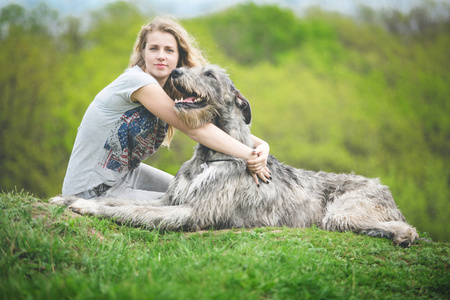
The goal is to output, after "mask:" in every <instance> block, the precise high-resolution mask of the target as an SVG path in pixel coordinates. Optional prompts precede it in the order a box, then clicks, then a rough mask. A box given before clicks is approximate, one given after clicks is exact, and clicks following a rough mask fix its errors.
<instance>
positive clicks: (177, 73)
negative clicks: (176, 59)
mask: <svg viewBox="0 0 450 300" xmlns="http://www.w3.org/2000/svg"><path fill="white" fill-rule="evenodd" d="M181 75H183V71H181V70H180V69H173V71H172V78H178V77H180V76H181Z"/></svg>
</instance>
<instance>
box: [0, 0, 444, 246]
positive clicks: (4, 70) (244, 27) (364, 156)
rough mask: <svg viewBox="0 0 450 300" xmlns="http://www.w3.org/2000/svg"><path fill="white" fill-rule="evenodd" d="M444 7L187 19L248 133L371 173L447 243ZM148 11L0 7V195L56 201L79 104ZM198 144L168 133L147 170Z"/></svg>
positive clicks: (312, 162) (330, 167)
mask: <svg viewBox="0 0 450 300" xmlns="http://www.w3.org/2000/svg"><path fill="white" fill-rule="evenodd" d="M445 12H447V13H445ZM449 12H450V9H449V7H448V5H445V4H442V3H441V4H439V5H438V4H436V2H424V4H423V5H422V6H420V7H417V8H415V9H414V10H412V11H411V12H410V13H409V14H402V13H400V12H395V11H373V10H370V9H368V8H366V7H361V8H360V13H359V15H358V16H357V17H355V18H349V17H344V16H342V15H339V14H334V13H325V12H323V11H321V10H319V9H311V10H309V11H308V12H307V13H305V14H304V16H302V17H298V16H296V15H295V14H294V13H293V12H292V11H290V10H287V9H282V8H279V7H277V6H270V5H268V6H257V5H255V4H244V5H238V6H235V7H232V8H230V9H228V10H226V11H223V12H219V13H217V14H214V15H209V16H204V17H200V18H196V19H189V20H183V21H182V23H183V25H184V26H185V27H186V29H187V30H188V31H189V32H190V33H191V34H192V35H193V36H194V37H196V39H197V42H198V43H199V44H200V45H201V47H202V48H203V49H204V50H205V52H206V54H207V56H208V57H209V60H210V61H211V62H213V63H218V64H220V65H221V66H223V67H225V68H227V69H228V71H229V73H230V76H231V78H232V79H233V81H234V82H235V84H236V86H237V87H238V88H239V89H240V90H241V91H242V92H243V94H244V95H245V96H246V97H247V98H248V99H249V100H250V101H251V103H252V109H253V125H252V131H253V132H254V133H255V134H256V135H257V136H259V137H261V138H262V139H264V140H266V141H268V142H269V144H270V145H271V151H272V153H273V154H274V155H275V156H277V157H278V158H279V159H280V160H281V161H285V162H286V163H287V164H290V165H294V166H296V167H301V168H307V169H312V170H323V171H329V172H352V171H353V172H355V173H358V174H362V175H366V176H370V177H380V179H381V181H382V182H383V183H384V184H386V185H389V186H390V188H391V190H392V191H393V194H394V198H395V199H396V202H397V204H398V205H399V207H400V209H401V210H402V211H403V213H404V214H405V216H406V218H407V220H408V221H409V222H410V223H411V224H412V225H414V226H416V227H417V228H418V229H419V230H420V231H422V232H424V231H427V232H430V233H431V236H432V237H433V238H435V239H447V240H448V238H449V233H450V232H449V229H448V228H449V227H450V226H449V223H448V219H449V217H450V213H449V212H450V210H449V209H448V208H447V207H448V204H449V197H450V195H449V190H450V189H449V187H450V168H449V167H448V166H449V164H450V155H449V154H450V153H449V150H450V117H449V114H450V101H449V96H450V85H449V84H448V83H449V82H450V74H449V72H448V70H449V69H450V56H449V54H448V49H449V48H450V36H449V35H448V32H450V20H449V17H448V16H449ZM151 17H152V16H149V15H144V14H143V13H141V12H139V11H138V10H137V9H136V8H135V7H134V6H132V5H131V4H128V3H124V2H117V3H113V4H110V5H108V6H107V7H105V8H104V9H102V10H99V11H97V12H94V13H93V14H92V15H90V17H87V16H85V17H82V18H75V17H69V18H66V19H61V18H60V17H58V16H57V14H56V13H55V12H54V11H52V10H50V9H49V8H47V7H45V6H39V7H38V8H37V9H35V10H32V11H28V10H25V9H24V8H22V7H20V6H17V5H9V6H6V7H4V8H3V9H2V10H1V14H0V43H1V47H0V63H1V65H0V68H1V72H0V101H1V102H0V103H1V110H0V125H1V126H0V137H1V144H0V166H1V168H2V173H1V174H0V188H1V189H3V190H9V189H13V188H14V187H15V186H17V187H18V188H24V189H27V190H29V191H32V192H34V193H36V194H37V195H40V196H51V195H54V194H57V193H59V191H60V188H61V185H62V180H63V177H64V173H65V168H66V166H67V161H68V158H69V156H70V151H71V148H72V144H73V141H74V138H75V135H76V129H77V127H78V125H79V123H80V121H81V118H82V116H83V113H84V111H85V109H86V108H87V106H88V105H89V103H90V102H91V101H92V99H93V98H94V97H95V95H96V94H97V93H98V92H99V91H100V90H101V89H102V88H103V87H104V86H106V85H107V84H108V83H109V82H111V81H112V80H114V79H115V78H116V77H117V76H118V75H119V74H120V73H121V72H122V71H123V70H124V69H125V68H126V66H127V64H128V59H129V55H130V54H131V49H132V46H133V44H134V40H135V38H136V35H137V33H138V31H139V29H140V26H141V25H143V24H144V23H146V22H147V21H149V20H150V19H151ZM194 144H195V143H194V142H192V141H190V140H189V139H188V138H186V137H184V136H183V135H182V134H177V136H176V138H175V141H174V143H173V144H172V147H171V149H170V150H168V149H161V150H160V151H158V153H157V154H156V155H155V156H153V157H152V158H150V159H149V160H148V162H149V163H151V164H152V165H154V166H156V167H159V168H162V169H164V170H166V171H169V172H171V173H175V172H176V170H177V169H178V167H179V165H180V164H181V163H182V162H183V161H185V160H187V159H188V158H189V157H190V156H191V154H192V146H193V145H194Z"/></svg>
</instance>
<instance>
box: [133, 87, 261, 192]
mask: <svg viewBox="0 0 450 300" xmlns="http://www.w3.org/2000/svg"><path fill="white" fill-rule="evenodd" d="M131 100H133V101H139V102H140V103H141V104H142V105H144V106H145V108H147V109H148V110H149V111H150V112H151V113H153V114H154V115H155V116H157V117H158V118H160V119H162V120H163V121H165V122H166V123H168V124H170V125H172V126H173V127H175V128H176V129H178V130H180V131H182V132H183V133H185V134H186V135H187V136H189V137H190V138H191V139H193V140H194V141H196V142H198V143H200V144H202V145H204V146H206V147H208V148H211V149H213V150H215V151H218V152H221V153H224V154H228V155H232V156H235V157H239V158H243V159H246V160H247V161H249V160H255V159H258V154H257V153H256V152H255V151H254V150H253V149H251V148H250V147H248V146H247V145H245V144H243V143H241V142H239V141H238V140H236V139H235V138H233V137H232V136H230V135H228V134H227V133H226V132H224V131H223V130H221V129H220V128H218V127H217V126H215V125H214V124H211V123H209V124H205V125H204V126H201V127H199V128H196V129H191V128H189V127H188V126H186V125H185V124H183V123H182V122H181V121H180V119H179V118H178V116H177V114H176V113H175V109H174V106H175V102H174V101H173V100H172V99H170V97H169V96H167V94H166V93H165V92H164V90H163V89H162V88H161V86H159V85H158V84H148V85H146V86H143V87H142V88H140V89H138V90H137V91H135V92H134V93H133V94H132V95H131ZM258 140H259V139H258ZM259 141H262V140H259ZM257 143H259V144H261V143H260V142H258V141H257ZM257 143H255V144H257ZM266 144H267V143H266ZM257 167H258V168H254V169H250V171H252V174H253V178H254V180H255V182H256V183H258V179H257V177H256V175H258V176H259V177H260V178H263V177H265V175H264V173H262V172H263V170H262V168H261V161H259V163H257ZM260 173H261V174H260ZM255 174H256V175H255Z"/></svg>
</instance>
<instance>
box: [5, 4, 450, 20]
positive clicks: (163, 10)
mask: <svg viewBox="0 0 450 300" xmlns="http://www.w3.org/2000/svg"><path fill="white" fill-rule="evenodd" d="M114 1H115V0H0V7H3V6H5V5H7V4H10V3H17V4H20V5H22V6H25V7H30V8H32V7H34V6H36V5H38V4H39V3H41V2H44V3H46V4H47V5H48V6H49V7H51V8H53V9H56V10H58V11H59V12H60V13H61V14H63V15H68V14H71V15H75V16H80V15H83V14H86V13H88V12H89V11H91V10H96V9H99V8H101V7H102V6H104V5H105V4H107V3H109V2H114ZM126 1H127V2H132V3H136V4H138V5H139V6H140V7H142V8H144V9H148V10H151V11H152V12H155V13H156V14H164V15H166V14H169V15H173V16H175V17H177V18H191V17H196V16H200V15H205V14H208V13H213V12H216V11H219V10H223V9H224V8H226V7H229V6H233V5H236V4H238V3H243V2H249V0H126ZM440 1H442V2H448V3H450V0H440ZM252 2H254V3H257V4H277V5H279V6H281V7H288V8H291V9H292V10H294V11H295V12H296V13H298V14H301V13H302V11H305V10H306V9H307V8H308V7H310V6H320V7H321V8H322V9H324V10H330V11H336V12H339V13H342V14H346V15H353V14H355V13H356V11H357V8H358V6H359V5H360V4H362V5H365V6H369V7H372V8H373V9H376V10H378V9H386V10H393V9H396V10H400V11H402V12H408V11H409V10H410V9H411V8H413V7H414V6H417V5H419V4H420V3H422V1H421V0H253V1H252Z"/></svg>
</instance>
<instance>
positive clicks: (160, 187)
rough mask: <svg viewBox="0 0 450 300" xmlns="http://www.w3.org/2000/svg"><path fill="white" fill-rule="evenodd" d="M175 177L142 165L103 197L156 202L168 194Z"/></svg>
mask: <svg viewBox="0 0 450 300" xmlns="http://www.w3.org/2000/svg"><path fill="white" fill-rule="evenodd" d="M172 178H173V176H172V175H170V174H169V173H166V172H164V171H161V170H159V169H156V168H153V167H151V166H149V165H146V164H144V163H141V164H140V165H139V167H137V168H136V169H134V170H133V171H131V172H129V173H128V174H127V175H125V177H123V178H122V180H120V181H119V182H117V183H116V184H115V185H113V186H112V187H111V188H110V189H108V190H107V191H106V192H105V193H104V195H103V197H114V198H125V199H135V200H154V199H158V198H160V197H161V196H163V195H164V194H165V193H166V192H167V188H168V187H169V182H170V180H172Z"/></svg>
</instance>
